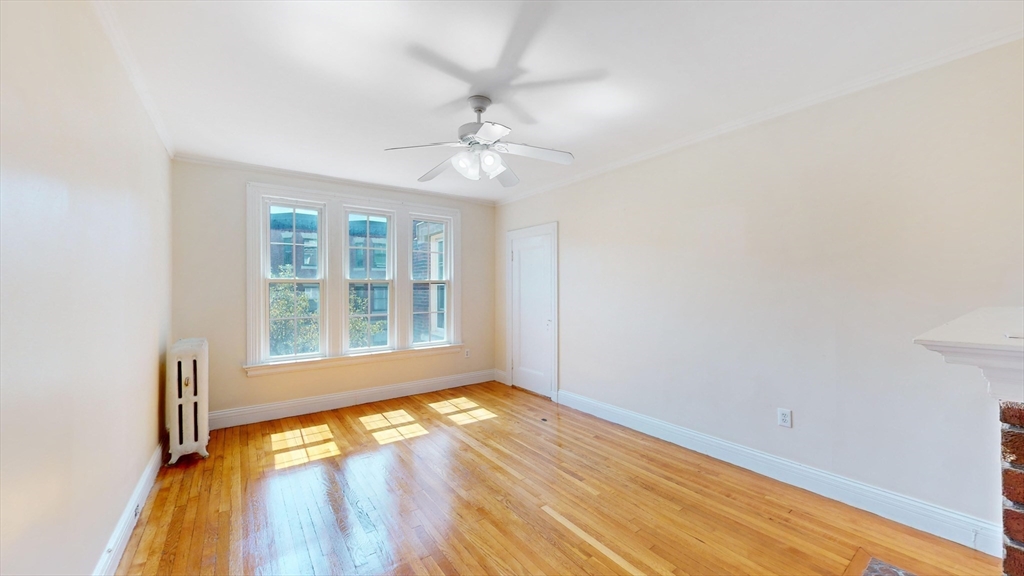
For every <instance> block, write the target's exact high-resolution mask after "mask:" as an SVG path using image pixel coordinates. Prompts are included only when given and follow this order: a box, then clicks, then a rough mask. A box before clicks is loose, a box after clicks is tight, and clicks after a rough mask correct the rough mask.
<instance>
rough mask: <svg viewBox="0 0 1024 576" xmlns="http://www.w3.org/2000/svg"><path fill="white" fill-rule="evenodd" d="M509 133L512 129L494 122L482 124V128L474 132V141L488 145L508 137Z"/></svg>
mask: <svg viewBox="0 0 1024 576" xmlns="http://www.w3.org/2000/svg"><path fill="white" fill-rule="evenodd" d="M510 132H512V129H511V128H509V127H508V126H503V125H501V124H495V123H494V122H484V123H483V126H480V129H479V130H477V131H476V139H477V140H478V141H480V142H483V143H484V144H490V143H492V142H497V141H498V140H501V139H502V138H504V137H505V136H508V135H509V133H510Z"/></svg>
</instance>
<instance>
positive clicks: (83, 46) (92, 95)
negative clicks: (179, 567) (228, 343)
mask: <svg viewBox="0 0 1024 576" xmlns="http://www.w3.org/2000/svg"><path fill="white" fill-rule="evenodd" d="M0 117H2V122H0V125H2V127H0V263H2V272H0V381H2V384H0V510H2V513H0V572H2V573H4V574H15V573H17V574H23V573H39V574H70V573H88V572H91V571H92V570H93V568H94V567H95V566H96V563H97V561H98V560H99V559H100V556H101V554H102V553H103V551H104V549H105V546H106V544H107V539H108V538H109V537H110V535H111V533H112V531H113V530H114V526H115V524H116V523H117V520H118V517H119V516H120V514H121V512H122V511H123V510H124V509H125V506H126V505H127V503H128V500H129V497H130V495H131V492H132V490H133V488H134V487H135V484H136V482H138V481H139V477H140V475H141V474H142V471H143V469H144V468H145V466H146V464H147V462H148V461H149V459H150V457H151V456H152V455H153V453H154V451H155V450H156V447H157V442H158V426H159V423H158V420H157V413H158V408H157V407H158V391H159V387H160V373H161V372H160V370H161V367H160V362H161V352H162V351H163V349H164V345H165V342H166V336H167V333H168V332H169V328H170V311H169V305H170V242H169V237H170V234H169V224H170V220H169V219H170V197H169V194H170V159H169V157H168V155H167V152H166V151H165V150H164V148H163V146H162V144H161V143H160V140H159V139H158V137H157V134H156V132H155V131H154V129H153V127H152V124H151V122H150V120H149V117H148V116H147V115H146V112H145V110H144V109H143V107H142V104H141V103H140V101H139V98H138V96H137V95H136V93H135V91H134V89H133V88H132V85H131V83H130V82H129V79H128V76H127V74H126V73H125V71H124V69H123V68H122V66H121V64H120V62H119V61H118V59H117V56H116V55H115V53H114V50H113V48H112V47H111V44H110V42H109V41H108V40H107V38H106V37H105V36H104V34H103V30H102V28H101V25H100V22H99V20H98V18H97V17H96V15H95V14H94V12H93V9H92V7H91V6H90V5H89V4H88V3H85V2H64V3H44V2H24V3H22V2H18V3H15V2H3V3H0Z"/></svg>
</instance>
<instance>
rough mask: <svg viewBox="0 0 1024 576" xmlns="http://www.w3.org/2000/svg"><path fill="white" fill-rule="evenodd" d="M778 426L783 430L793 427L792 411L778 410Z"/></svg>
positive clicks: (786, 409)
mask: <svg viewBox="0 0 1024 576" xmlns="http://www.w3.org/2000/svg"><path fill="white" fill-rule="evenodd" d="M779 426H783V427H785V428H792V427H793V411H792V410H790V409H789V408H779Z"/></svg>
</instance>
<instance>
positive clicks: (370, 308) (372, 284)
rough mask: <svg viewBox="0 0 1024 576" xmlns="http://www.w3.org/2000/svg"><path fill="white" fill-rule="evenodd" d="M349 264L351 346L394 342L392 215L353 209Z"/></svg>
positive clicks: (347, 281) (371, 346) (362, 347)
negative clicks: (392, 315)
mask: <svg viewBox="0 0 1024 576" xmlns="http://www.w3.org/2000/svg"><path fill="white" fill-rule="evenodd" d="M346 221H347V223H348V235H347V240H348V250H347V254H348V266H347V267H346V270H347V277H346V283H347V288H346V290H345V293H346V294H347V295H348V331H347V332H346V334H347V335H348V347H347V349H348V350H360V349H370V348H387V347H388V346H390V345H391V340H390V334H391V333H392V332H393V331H392V330H391V329H390V322H389V316H390V315H391V305H390V302H391V298H390V295H391V294H393V293H394V290H392V282H391V268H392V266H389V265H388V262H389V258H388V256H389V252H391V247H390V244H391V242H390V235H389V233H388V231H389V230H390V228H391V226H390V218H389V217H388V216H387V215H371V214H365V213H360V212H349V213H348V217H347V218H346Z"/></svg>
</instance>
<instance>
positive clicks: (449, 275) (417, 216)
mask: <svg viewBox="0 0 1024 576" xmlns="http://www.w3.org/2000/svg"><path fill="white" fill-rule="evenodd" d="M413 220H422V221H426V222H439V223H441V224H444V227H445V247H444V252H442V254H444V260H445V262H444V273H445V278H446V279H445V280H413V279H412V272H413V270H412V258H411V256H412V236H411V235H412V221H413ZM408 228H409V230H408V232H409V234H410V237H409V239H408V242H407V244H408V246H407V247H408V254H409V256H410V258H409V262H408V263H407V265H406V267H405V271H404V272H403V273H402V276H403V277H404V278H405V279H406V281H407V282H408V288H407V290H406V293H407V294H409V305H410V308H409V311H408V314H407V315H404V317H406V318H407V319H408V322H409V326H408V328H407V329H406V331H405V332H406V334H405V336H406V338H408V346H407V347H408V348H430V347H435V346H443V345H446V344H453V343H459V342H461V340H459V337H458V330H457V327H456V325H453V324H447V322H448V319H449V318H450V317H449V315H448V310H447V308H446V309H445V322H446V324H445V330H446V333H447V336H446V338H445V339H444V340H441V341H434V342H421V343H419V344H413V342H412V340H413V323H412V318H413V312H412V308H411V306H412V285H413V284H424V283H425V284H444V285H445V286H446V288H445V298H446V299H447V300H448V301H447V302H446V303H445V306H446V307H447V306H451V307H452V308H454V307H455V293H456V292H457V290H455V288H454V278H453V273H454V272H455V271H456V270H458V268H459V267H458V266H455V267H454V268H453V267H452V258H453V256H454V251H453V247H454V246H453V245H454V244H457V243H458V241H457V240H454V237H455V233H454V232H453V230H455V229H456V226H455V220H454V219H453V218H451V217H445V216H440V215H438V214H433V213H426V212H410V213H409V226H408ZM449 237H452V240H449ZM459 304H460V306H459V308H460V309H461V301H459Z"/></svg>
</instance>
